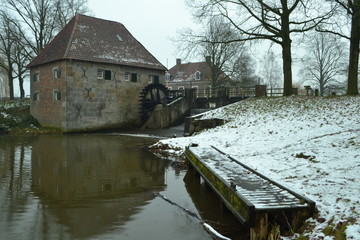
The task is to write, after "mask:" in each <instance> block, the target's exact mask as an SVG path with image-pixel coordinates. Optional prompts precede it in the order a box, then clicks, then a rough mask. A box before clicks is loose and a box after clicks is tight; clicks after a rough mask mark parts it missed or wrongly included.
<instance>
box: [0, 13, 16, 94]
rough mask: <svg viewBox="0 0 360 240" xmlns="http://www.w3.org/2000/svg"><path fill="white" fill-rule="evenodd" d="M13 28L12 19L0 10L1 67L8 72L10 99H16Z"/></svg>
mask: <svg viewBox="0 0 360 240" xmlns="http://www.w3.org/2000/svg"><path fill="white" fill-rule="evenodd" d="M13 28H14V26H13V24H12V21H11V19H10V18H9V17H8V16H7V15H6V14H5V13H4V12H0V56H1V58H2V61H0V68H1V69H2V70H3V72H5V73H6V79H7V82H8V89H9V97H10V99H14V76H13V72H14V68H13V65H14V62H13V57H12V53H13V48H14V45H15V41H14V35H13V32H12V30H13Z"/></svg>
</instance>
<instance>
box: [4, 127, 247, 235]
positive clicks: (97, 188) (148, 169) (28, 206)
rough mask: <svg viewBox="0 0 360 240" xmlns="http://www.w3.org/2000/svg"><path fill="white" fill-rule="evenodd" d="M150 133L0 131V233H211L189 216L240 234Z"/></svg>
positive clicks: (208, 193) (210, 196) (214, 199)
mask: <svg viewBox="0 0 360 240" xmlns="http://www.w3.org/2000/svg"><path fill="white" fill-rule="evenodd" d="M154 141H155V140H154V139H152V138H142V137H132V136H121V135H116V134H115V135H110V134H107V135H106V134H103V135H65V136H37V137H14V136H0V239H1V240H2V239H29V240H30V239H31V240H33V239H101V240H102V239H212V238H211V236H210V235H209V234H208V233H207V232H206V231H205V230H204V229H203V227H202V226H201V225H200V224H199V221H198V220H197V219H196V218H193V217H191V216H189V215H188V214H187V213H185V212H184V211H183V210H181V209H180V208H179V207H177V206H175V205H171V204H169V203H168V202H166V201H164V200H163V199H162V198H160V197H157V196H156V195H155V194H154V193H157V192H159V193H161V194H162V195H164V196H166V197H167V198H168V199H170V200H171V201H173V202H175V203H177V204H178V205H180V206H182V207H184V208H187V209H189V210H190V211H192V212H194V213H196V214H197V215H199V216H201V217H202V218H203V219H204V220H207V222H208V223H210V225H212V226H213V227H214V228H216V229H217V230H219V232H221V233H222V234H223V235H226V236H229V237H232V238H233V239H243V238H242V237H240V236H241V233H240V232H239V228H240V224H239V223H238V222H237V221H236V220H235V219H234V218H233V217H232V216H231V214H229V213H227V212H226V211H225V212H224V209H223V208H222V207H221V204H220V201H219V199H218V198H217V197H216V196H214V194H213V193H212V192H211V191H210V190H209V189H208V188H207V187H206V186H205V185H204V184H201V183H199V182H198V181H196V179H197V178H196V177H194V173H193V172H191V171H188V170H187V168H186V167H185V166H182V165H181V166H179V165H175V164H173V163H172V162H171V161H169V160H162V159H158V158H157V157H155V156H154V155H153V154H152V153H150V152H149V151H147V149H146V148H145V147H144V146H146V145H149V144H151V143H153V142H154Z"/></svg>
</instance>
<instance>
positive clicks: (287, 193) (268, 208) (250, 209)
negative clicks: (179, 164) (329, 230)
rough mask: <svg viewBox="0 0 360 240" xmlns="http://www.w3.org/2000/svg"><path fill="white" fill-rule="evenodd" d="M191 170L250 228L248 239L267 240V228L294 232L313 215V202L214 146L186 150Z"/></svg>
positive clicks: (196, 146) (191, 147)
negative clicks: (274, 227)
mask: <svg viewBox="0 0 360 240" xmlns="http://www.w3.org/2000/svg"><path fill="white" fill-rule="evenodd" d="M185 156H186V158H187V159H188V161H189V163H190V164H189V166H192V167H194V168H195V169H196V170H197V172H198V173H199V174H200V175H201V176H202V178H203V179H204V180H205V181H206V183H207V184H208V185H209V186H210V187H211V188H212V189H213V190H214V192H215V193H216V194H217V195H218V196H219V197H220V198H221V199H222V201H223V203H224V204H225V205H226V206H227V208H228V209H229V210H230V211H231V212H232V213H233V214H234V215H235V217H236V218H237V219H238V220H239V221H240V222H241V223H243V224H244V225H246V226H248V227H249V229H250V239H251V240H260V239H266V238H267V237H268V235H269V232H270V231H271V229H270V227H269V226H280V227H279V228H278V234H280V231H282V232H284V231H292V232H293V231H296V230H297V229H299V228H300V227H301V225H302V224H303V222H304V221H305V220H306V219H307V218H309V217H310V216H312V215H313V213H314V211H315V202H313V201H312V200H310V199H308V198H306V197H304V196H301V195H300V194H298V193H296V192H294V191H292V190H291V189H289V188H287V187H285V186H283V185H281V184H279V183H277V182H275V181H273V180H271V179H270V178H268V177H266V176H264V175H262V174H261V173H259V172H257V171H256V170H254V169H251V168H250V167H248V166H247V165H245V164H243V163H241V162H240V161H238V160H236V159H234V158H233V157H231V156H229V155H226V154H225V153H224V152H222V151H220V150H219V149H217V148H215V147H213V146H198V145H193V146H189V147H187V148H186V149H185Z"/></svg>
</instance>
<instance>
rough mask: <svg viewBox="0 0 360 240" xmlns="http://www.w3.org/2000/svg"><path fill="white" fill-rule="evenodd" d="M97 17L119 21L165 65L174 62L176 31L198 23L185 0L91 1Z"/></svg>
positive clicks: (90, 6) (167, 65)
mask: <svg viewBox="0 0 360 240" xmlns="http://www.w3.org/2000/svg"><path fill="white" fill-rule="evenodd" d="M88 7H89V8H90V9H91V10H92V12H93V14H94V17H97V18H102V19H106V20H111V21H116V22H120V23H122V24H124V25H125V27H126V28H127V29H128V30H129V31H130V33H131V34H132V35H133V36H134V37H135V38H136V39H137V40H138V41H139V42H140V43H142V44H143V45H144V46H145V48H146V49H147V50H148V51H149V52H150V53H151V54H152V55H154V56H155V57H156V58H157V59H158V60H159V61H160V62H161V63H162V64H163V65H164V66H166V67H168V68H171V67H173V66H174V65H175V59H176V58H179V57H181V56H176V47H175V46H174V44H173V43H172V41H171V38H174V37H175V36H176V34H177V31H179V30H181V29H183V28H185V27H191V26H196V25H195V24H194V23H193V18H192V16H191V12H190V9H189V8H188V7H187V6H186V3H185V0H151V1H150V0H89V1H88Z"/></svg>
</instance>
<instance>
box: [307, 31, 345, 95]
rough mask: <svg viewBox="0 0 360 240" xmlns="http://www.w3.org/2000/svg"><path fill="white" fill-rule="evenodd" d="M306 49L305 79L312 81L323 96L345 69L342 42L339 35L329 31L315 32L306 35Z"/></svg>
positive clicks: (335, 84) (336, 83) (337, 81)
mask: <svg viewBox="0 0 360 240" xmlns="http://www.w3.org/2000/svg"><path fill="white" fill-rule="evenodd" d="M307 42H308V49H307V53H306V55H305V56H304V69H303V73H304V77H305V80H310V81H312V82H314V83H315V84H316V85H317V87H318V88H319V90H320V95H321V96H324V95H325V94H326V93H327V92H329V89H330V88H332V87H334V86H338V85H340V84H339V80H338V79H339V78H340V77H341V75H342V74H343V72H344V69H346V66H345V64H344V62H345V61H344V43H343V42H342V41H341V39H340V37H338V36H336V35H332V34H329V33H317V34H313V35H310V36H309V37H308V41H307Z"/></svg>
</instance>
